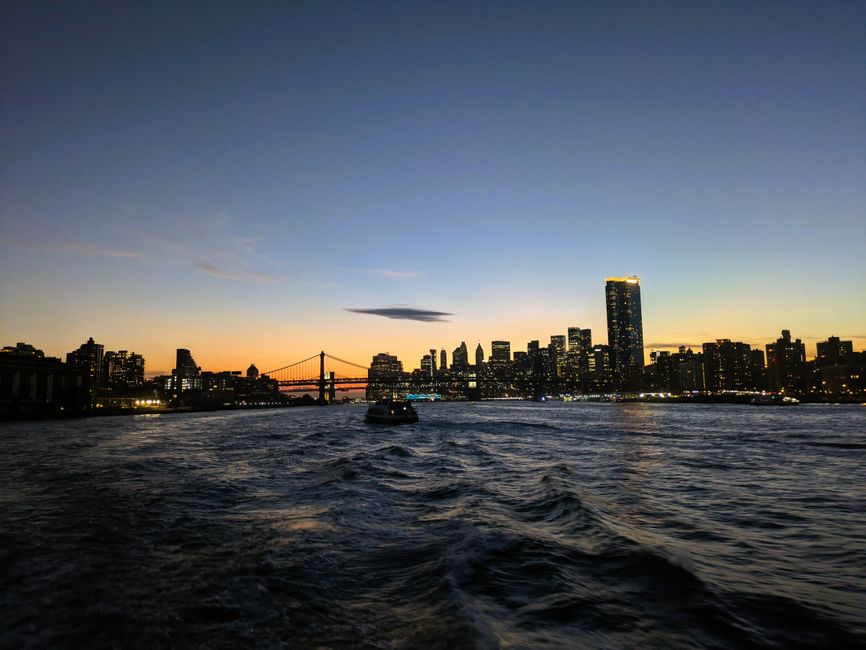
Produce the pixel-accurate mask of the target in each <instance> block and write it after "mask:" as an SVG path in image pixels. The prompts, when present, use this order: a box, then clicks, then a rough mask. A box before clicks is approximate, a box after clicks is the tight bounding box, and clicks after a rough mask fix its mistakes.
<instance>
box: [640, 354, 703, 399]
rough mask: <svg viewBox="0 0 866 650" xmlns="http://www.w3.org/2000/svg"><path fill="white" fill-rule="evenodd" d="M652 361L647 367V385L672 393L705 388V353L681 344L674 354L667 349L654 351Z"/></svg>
mask: <svg viewBox="0 0 866 650" xmlns="http://www.w3.org/2000/svg"><path fill="white" fill-rule="evenodd" d="M650 359H651V360H652V363H651V364H650V365H649V366H647V367H646V369H645V371H646V372H645V377H646V386H647V387H648V388H650V389H652V390H656V391H661V392H670V393H690V392H693V391H702V390H704V372H703V355H702V354H700V353H698V354H695V353H694V352H693V351H692V349H691V348H689V349H688V350H687V349H686V348H685V346H682V345H681V346H680V348H679V350H678V351H677V352H675V353H673V354H671V353H670V352H668V351H666V350H662V351H659V352H652V353H651V354H650Z"/></svg>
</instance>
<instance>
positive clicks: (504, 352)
mask: <svg viewBox="0 0 866 650" xmlns="http://www.w3.org/2000/svg"><path fill="white" fill-rule="evenodd" d="M490 360H491V361H494V362H496V363H499V364H506V363H509V362H510V361H511V342H510V341H493V342H492V343H491V344H490Z"/></svg>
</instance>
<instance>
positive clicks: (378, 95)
mask: <svg viewBox="0 0 866 650" xmlns="http://www.w3.org/2000/svg"><path fill="white" fill-rule="evenodd" d="M176 4H177V3H165V4H162V3H157V2H148V3H135V4H132V3H125V4H124V3H117V2H112V3H97V2H88V3H57V4H51V3H26V2H21V3H5V4H4V5H3V7H2V9H0V12H2V18H0V47H2V56H0V58H2V72H0V74H2V96H0V100H2V101H0V129H2V130H0V137H2V142H3V147H2V151H3V153H2V176H0V224H2V238H0V334H2V340H0V343H2V344H4V345H5V344H10V343H14V342H15V341H18V340H25V341H28V342H31V343H33V344H35V345H37V346H39V347H42V348H43V349H45V351H46V352H47V353H51V354H58V355H59V354H62V353H64V352H66V351H68V350H70V349H72V348H74V347H77V345H78V344H80V343H81V342H82V341H83V340H84V339H85V338H86V337H88V336H93V337H95V338H96V339H97V340H98V341H100V342H102V343H104V344H105V345H106V348H107V349H119V348H120V349H133V350H135V351H138V352H141V353H143V354H144V355H145V357H146V358H147V362H148V371H149V373H151V372H159V371H168V370H170V368H171V367H172V365H173V358H174V348H175V347H179V346H182V347H188V348H190V349H191V350H192V351H193V353H194V354H195V356H196V358H197V360H198V362H199V363H200V364H201V365H202V366H204V367H205V368H206V369H221V368H242V367H246V365H248V364H249V363H250V362H255V363H256V364H257V365H258V366H259V368H261V369H266V368H269V367H271V366H279V365H283V363H284V362H289V361H293V360H296V359H300V358H304V357H306V356H309V355H310V354H313V353H314V352H316V351H318V350H319V349H322V348H325V349H327V350H329V351H330V352H332V353H334V354H337V355H338V356H342V357H344V358H350V359H353V360H356V361H362V362H366V361H368V360H369V357H370V356H371V355H372V354H374V353H376V352H379V351H386V350H387V351H390V352H391V353H397V354H399V355H400V356H401V358H402V359H403V360H404V362H405V363H406V365H407V366H409V367H413V366H415V365H417V363H418V358H419V357H420V355H421V354H422V353H423V352H424V351H425V350H427V349H428V348H430V347H433V346H435V347H446V348H447V349H448V351H449V355H450V351H451V350H453V349H454V347H456V346H457V345H458V344H459V343H460V341H461V340H464V339H465V340H466V341H467V343H468V344H470V346H471V347H474V345H475V342H476V341H477V340H481V342H482V345H483V347H484V348H485V350H486V351H487V352H488V353H489V341H490V340H491V339H497V338H505V339H510V340H511V341H512V349H525V343H526V341H527V340H529V339H533V338H538V339H541V340H542V341H543V342H546V341H548V340H549V336H550V334H559V333H565V329H566V327H568V326H569V325H580V326H583V327H592V328H593V334H594V339H596V340H598V341H602V342H604V341H605V340H606V332H605V329H604V322H605V320H604V319H605V316H604V294H603V291H604V289H603V285H604V277H605V276H606V275H626V274H629V275H630V274H637V275H640V276H641V286H642V293H643V303H644V338H645V341H646V342H647V344H648V345H652V344H657V345H673V344H678V343H684V344H700V343H701V342H703V341H706V340H712V339H715V338H720V337H726V338H733V339H737V340H745V341H748V342H752V343H764V342H766V341H767V340H769V339H771V338H775V337H777V336H778V333H779V330H780V329H782V328H788V329H791V330H792V334H793V335H794V336H795V337H796V336H799V337H802V338H804V339H805V340H806V342H807V351H808V353H809V354H810V355H811V354H813V353H814V341H815V340H817V339H822V338H826V336H828V335H831V334H836V335H841V336H843V337H846V338H855V339H857V340H856V342H855V347H857V348H858V349H862V348H863V347H864V343H866V263H864V251H866V182H864V181H866V174H864V172H866V162H864V160H866V159H864V152H866V147H864V145H866V117H864V116H866V112H864V111H866V74H864V73H866V67H864V61H866V39H864V38H863V25H864V24H866V5H864V4H863V3H859V2H833V1H827V0H824V1H821V2H788V1H786V2H730V1H726V2H653V3H638V2H598V3H579V2H563V3H553V2H539V3H524V2H521V3H504V2H496V3H470V4H467V3H426V4H425V5H424V6H421V3H385V2H369V3H368V2H363V3H362V2H347V3H337V2H331V3H297V4H294V5H288V4H285V5H278V4H277V3H262V4H258V5H257V6H255V7H252V4H253V3H240V2H223V3H201V4H193V3H183V4H182V6H180V7H178V6H175V5H176ZM405 305H408V306H412V307H418V308H423V309H429V310H436V311H444V312H451V313H453V314H454V315H453V316H451V317H449V320H448V322H413V321H401V320H393V319H384V318H381V317H377V316H371V315H365V314H359V313H354V312H347V311H344V309H345V308H361V309H370V308H382V307H392V306H405Z"/></svg>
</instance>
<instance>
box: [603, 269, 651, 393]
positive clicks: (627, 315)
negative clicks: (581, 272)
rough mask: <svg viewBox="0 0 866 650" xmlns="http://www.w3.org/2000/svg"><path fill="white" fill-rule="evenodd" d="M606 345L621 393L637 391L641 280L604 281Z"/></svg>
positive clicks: (640, 365)
mask: <svg viewBox="0 0 866 650" xmlns="http://www.w3.org/2000/svg"><path fill="white" fill-rule="evenodd" d="M605 293H606V297H607V342H608V345H609V346H610V347H611V350H612V352H613V367H614V374H615V375H616V379H617V385H618V387H619V388H620V389H621V390H638V389H640V387H641V385H642V384H643V319H642V318H641V312H640V278H638V277H636V276H632V277H628V278H605Z"/></svg>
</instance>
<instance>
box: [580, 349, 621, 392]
mask: <svg viewBox="0 0 866 650" xmlns="http://www.w3.org/2000/svg"><path fill="white" fill-rule="evenodd" d="M613 357H614V354H613V348H612V347H611V346H609V345H594V346H593V348H592V350H591V351H590V355H589V358H588V359H587V361H588V364H587V365H588V372H587V380H586V382H584V383H585V386H586V390H588V391H589V392H592V393H601V392H607V391H610V390H611V389H613V387H614V382H615V369H614V363H613Z"/></svg>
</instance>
